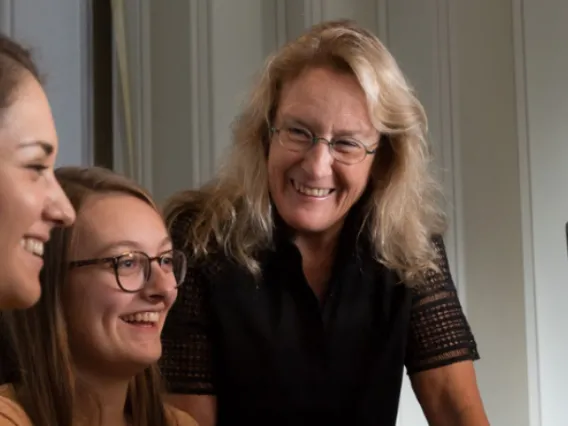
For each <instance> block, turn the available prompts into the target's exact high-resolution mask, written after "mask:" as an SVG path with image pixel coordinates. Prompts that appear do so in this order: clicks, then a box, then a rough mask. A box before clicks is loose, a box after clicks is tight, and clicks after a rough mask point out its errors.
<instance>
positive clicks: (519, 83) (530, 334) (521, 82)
mask: <svg viewBox="0 0 568 426" xmlns="http://www.w3.org/2000/svg"><path fill="white" fill-rule="evenodd" d="M512 11H513V45H514V58H515V89H516V98H517V141H518V149H519V183H520V187H521V188H520V195H521V227H522V247H523V269H524V271H523V272H524V294H525V335H526V339H527V342H526V349H527V378H528V393H529V395H528V397H529V398H528V401H529V407H528V409H529V422H530V425H531V426H540V425H541V423H542V415H541V404H542V395H541V393H540V370H539V350H538V347H539V346H538V328H537V325H538V312H537V304H536V276H535V270H534V262H535V260H534V243H533V232H534V230H533V226H532V223H533V217H532V216H533V212H532V191H531V165H530V147H529V121H528V109H527V87H526V85H527V81H526V58H525V29H524V0H513V2H512Z"/></svg>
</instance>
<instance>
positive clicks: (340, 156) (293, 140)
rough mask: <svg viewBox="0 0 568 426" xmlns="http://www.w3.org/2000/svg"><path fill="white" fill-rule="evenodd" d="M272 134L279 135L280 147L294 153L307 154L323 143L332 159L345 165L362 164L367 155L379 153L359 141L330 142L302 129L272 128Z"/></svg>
mask: <svg viewBox="0 0 568 426" xmlns="http://www.w3.org/2000/svg"><path fill="white" fill-rule="evenodd" d="M270 132H271V133H272V134H276V135H278V142H279V143H280V145H282V146H283V147H284V148H286V149H288V150H289V151H293V152H307V151H309V150H310V149H311V148H312V147H314V146H315V145H316V144H318V143H319V142H323V143H325V144H326V145H327V146H328V147H329V152H330V153H331V155H332V157H333V158H334V159H336V160H337V161H339V162H340V163H344V164H357V163H360V162H361V161H363V160H364V159H365V157H366V156H367V155H369V154H374V153H375V152H376V151H377V149H376V148H375V149H369V148H367V146H366V145H365V144H364V143H363V142H361V141H358V140H357V139H352V138H341V139H334V140H331V141H329V140H327V139H326V138H322V137H319V136H314V135H313V134H312V133H311V132H310V131H308V130H306V129H303V128H301V127H293V126H284V127H281V128H276V127H271V128H270Z"/></svg>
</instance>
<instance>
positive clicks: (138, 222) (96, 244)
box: [73, 193, 168, 256]
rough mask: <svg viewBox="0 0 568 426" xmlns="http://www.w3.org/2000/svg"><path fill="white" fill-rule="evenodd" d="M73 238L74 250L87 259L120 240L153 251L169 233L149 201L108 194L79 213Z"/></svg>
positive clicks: (93, 199) (89, 202)
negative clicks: (88, 256)
mask: <svg viewBox="0 0 568 426" xmlns="http://www.w3.org/2000/svg"><path fill="white" fill-rule="evenodd" d="M73 235H74V238H73V240H74V244H73V248H74V251H75V252H77V253H78V254H81V255H85V256H87V255H95V254H96V255H99V254H100V253H98V252H100V251H101V250H104V249H105V247H108V246H109V245H112V244H115V243H118V242H121V241H132V242H135V243H136V245H137V246H138V247H137V248H138V249H140V250H143V251H147V252H153V251H155V250H158V249H159V247H158V246H159V245H160V244H161V243H162V242H163V240H164V238H166V237H167V235H168V233H167V230H166V227H165V225H164V222H163V220H162V218H161V216H160V215H159V214H158V212H157V211H156V210H154V208H152V207H151V206H150V205H148V204H147V203H146V202H144V201H142V200H140V199H139V198H136V197H134V196H132V195H127V194H118V193H116V194H115V193H109V194H101V195H92V196H90V197H89V198H88V199H87V200H86V202H85V204H84V205H83V206H82V207H81V208H80V210H79V212H78V214H77V220H76V223H75V225H74V231H73ZM87 242H88V244H87ZM125 249H127V248H125Z"/></svg>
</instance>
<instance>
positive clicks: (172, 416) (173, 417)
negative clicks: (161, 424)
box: [165, 404, 198, 426]
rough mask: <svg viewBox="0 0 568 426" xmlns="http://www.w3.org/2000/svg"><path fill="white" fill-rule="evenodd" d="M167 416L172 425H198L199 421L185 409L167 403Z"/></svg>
mask: <svg viewBox="0 0 568 426" xmlns="http://www.w3.org/2000/svg"><path fill="white" fill-rule="evenodd" d="M165 411H166V417H167V418H168V423H169V424H170V425H171V426H198V424H197V422H196V421H195V420H194V419H193V417H191V416H190V415H189V414H187V413H186V412H185V411H182V410H179V409H177V408H175V407H173V406H171V405H169V404H166V405H165Z"/></svg>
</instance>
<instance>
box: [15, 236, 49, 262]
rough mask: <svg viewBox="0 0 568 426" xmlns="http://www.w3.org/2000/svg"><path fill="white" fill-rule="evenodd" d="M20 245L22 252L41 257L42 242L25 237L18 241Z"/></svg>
mask: <svg viewBox="0 0 568 426" xmlns="http://www.w3.org/2000/svg"><path fill="white" fill-rule="evenodd" d="M20 244H21V246H22V247H23V248H24V250H26V251H29V252H30V253H32V254H34V255H36V256H39V257H42V256H43V249H44V243H43V241H40V240H38V239H37V238H33V237H25V238H22V239H21V240H20Z"/></svg>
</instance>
